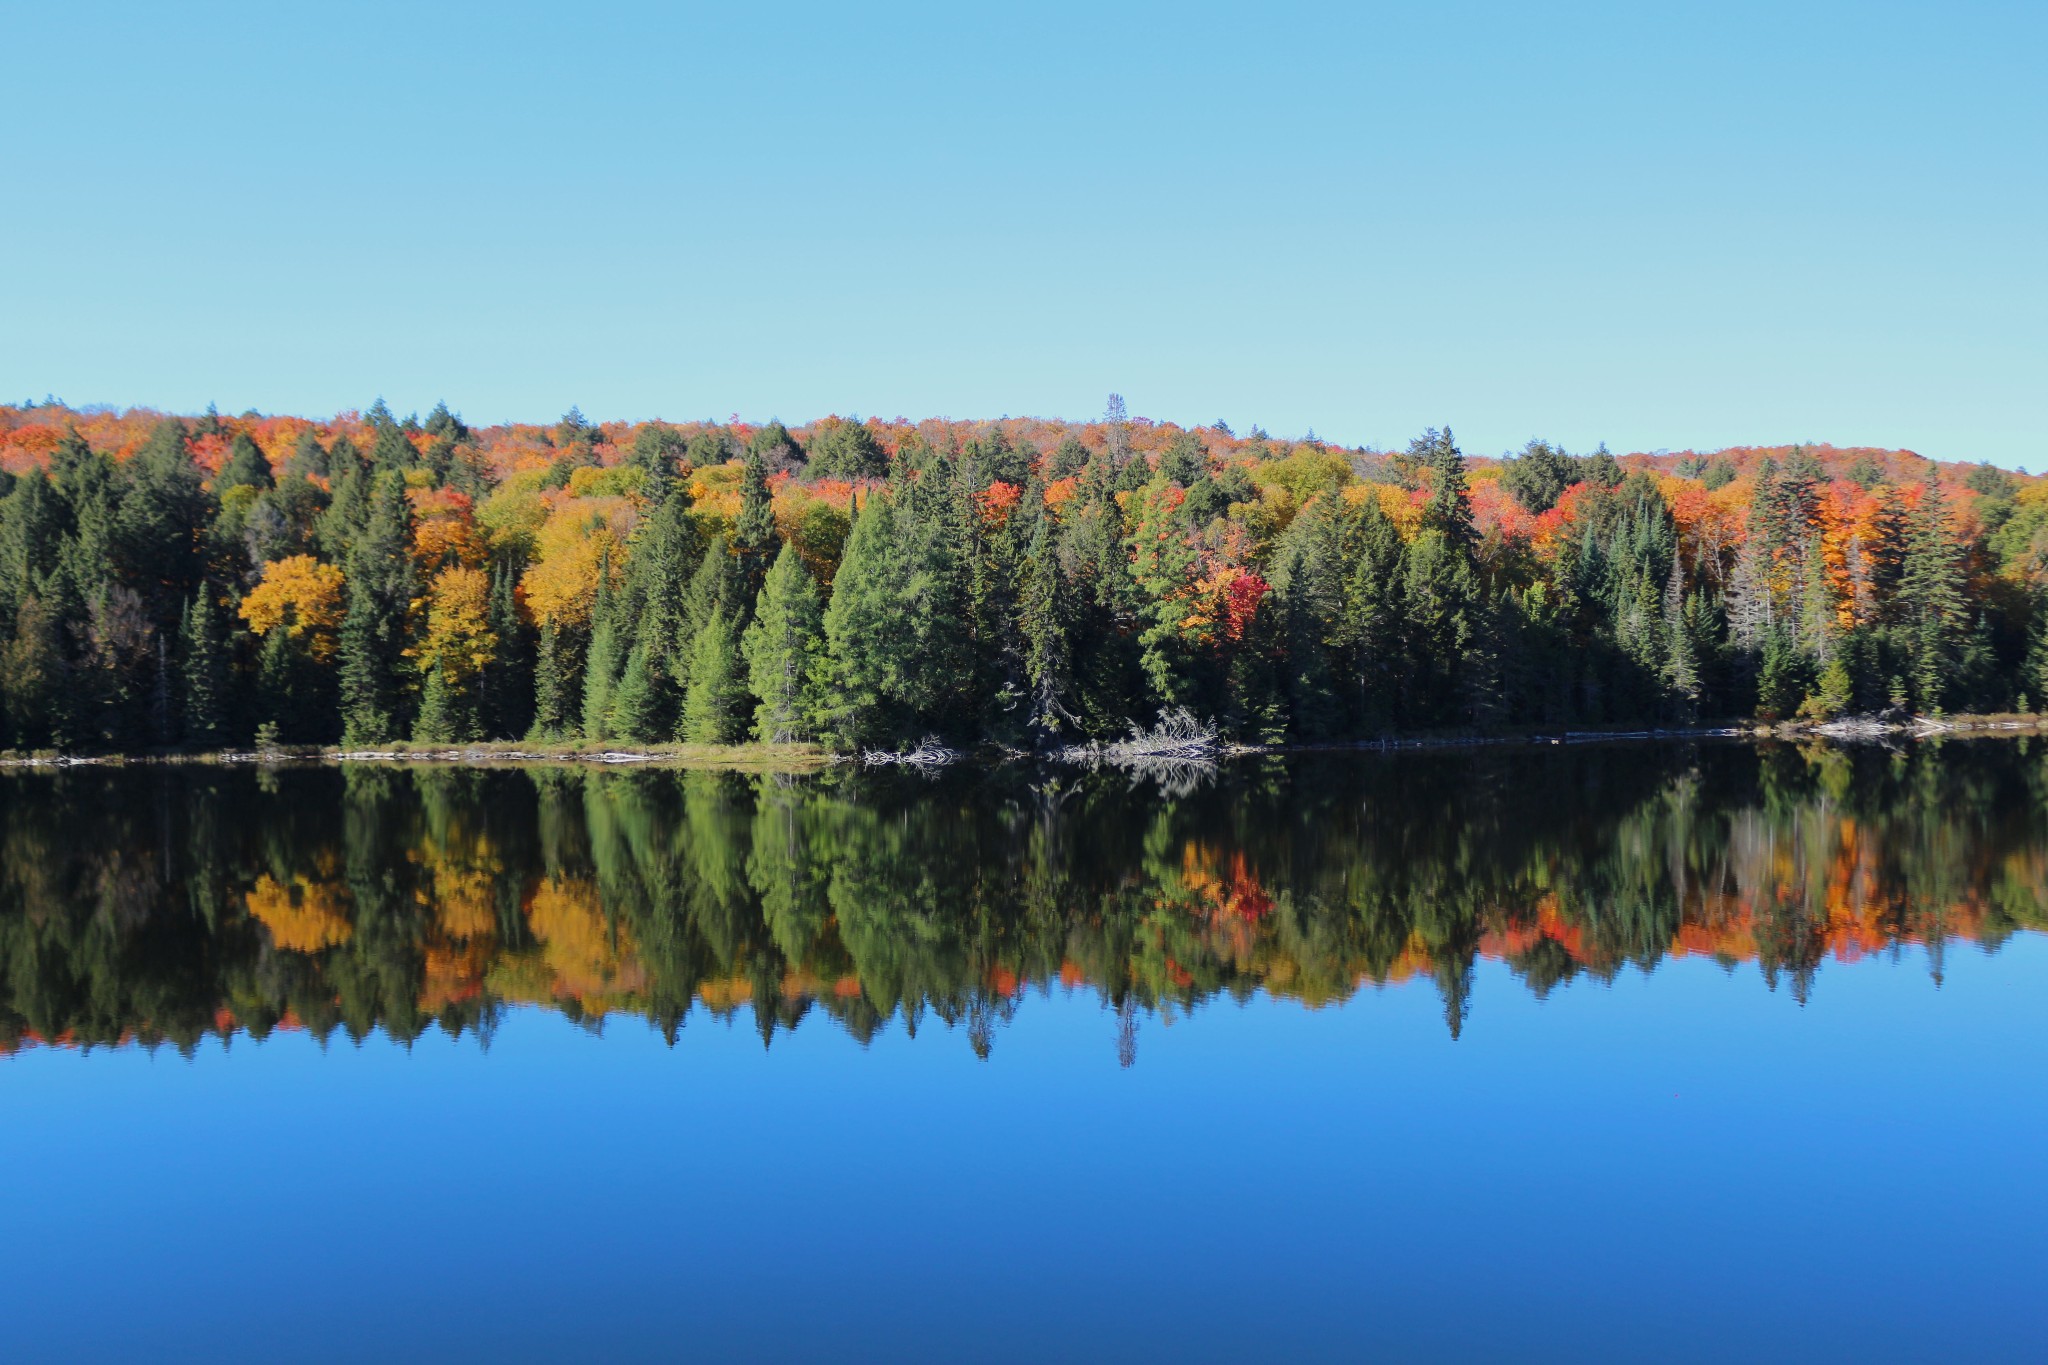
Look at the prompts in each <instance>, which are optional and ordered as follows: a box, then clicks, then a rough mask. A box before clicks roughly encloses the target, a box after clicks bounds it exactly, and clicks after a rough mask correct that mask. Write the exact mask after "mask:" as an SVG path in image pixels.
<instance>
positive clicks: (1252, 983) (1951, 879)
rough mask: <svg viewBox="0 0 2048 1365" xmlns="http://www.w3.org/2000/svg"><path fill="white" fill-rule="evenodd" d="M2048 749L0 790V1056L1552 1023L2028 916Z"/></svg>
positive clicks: (1984, 745) (2041, 865) (1933, 948)
mask: <svg viewBox="0 0 2048 1365" xmlns="http://www.w3.org/2000/svg"><path fill="white" fill-rule="evenodd" d="M2044 780H2048V779H2044V767H2043V763H2042V756H2041V751H2040V750H2039V749H2038V747H2035V746H2033V745H2031V744H2030V742H2028V741H2025V740H2019V741H1981V742H1973V743H1967V744H1964V743H1950V744H1947V745H1943V746H1928V747H1922V748H1917V749H1913V750H1910V751H1907V752H1903V753H1893V752H1888V751H1885V750H1882V749H1876V748H1869V749H1838V748H1811V749H1796V748H1791V747H1787V746H1765V747H1762V748H1753V747H1747V746H1741V745H1733V744H1730V745H1708V746H1702V747H1687V746H1668V747H1650V746H1639V747H1638V746H1614V747H1601V748H1585V749H1568V750H1556V749H1550V750H1540V749H1538V750H1527V749H1525V750H1495V751H1485V750H1482V751H1465V752H1459V753H1428V754H1401V755H1392V756H1383V755H1328V756H1309V757H1298V758H1293V759H1287V760H1281V759H1247V760H1242V761H1239V762H1237V763H1234V764H1227V765H1225V766H1224V768H1223V769H1222V771H1221V772H1220V773H1219V774H1218V775H1217V776H1216V777H1215V779H1214V780H1212V781H1209V782H1206V783H1200V784H1189V785H1186V786H1184V787H1183V788H1181V789H1178V790H1175V791H1163V790H1161V789H1159V788H1157V787H1153V786H1148V785H1144V784H1136V785H1134V784H1133V783H1132V782H1131V781H1130V780H1129V779H1127V778H1124V777H1121V776H1118V775H1116V774H1113V773H1105V774H1097V775H1089V776H1084V777H1081V778H1079V779H1076V778H1075V777H1074V776H1073V775H1072V774H1071V773H1067V774H1047V773H1044V772H1035V771H1032V770H1030V769H1027V768H1023V767H1010V768H1000V769H994V770H988V769H982V770H974V771H955V772H951V773H948V774H946V775H945V776H943V777H942V778H939V779H938V780H935V781H925V780H919V779H908V778H899V777H895V776H891V775H886V774H884V775H876V774H874V773H870V772H858V771H851V770H841V771H833V772H829V773H827V774H825V775H822V776H819V777H816V778H806V779H790V778H787V777H773V776H739V775H733V774H717V773H703V772H679V771H674V770H659V769H639V770H631V771H619V770H612V769H593V768H582V767H545V768H530V769H519V768H495V769H483V768H464V767H452V766H445V765H421V766H417V767H389V766H363V765H358V766H349V767H343V768H337V767H292V768H281V769H261V770H259V769H242V768H224V767H143V768H135V767H130V768H82V769H72V770H68V771H62V772H48V771H40V770H37V771H24V770H16V771H13V772H9V773H7V774H5V775H4V776H0V1046H5V1047H6V1048H9V1049H15V1048H20V1047H22V1046H26V1045H31V1044H35V1043H47V1044H64V1045H74V1046H91V1045H96V1044H120V1043H141V1044H147V1045H157V1044H160V1043H170V1044H172V1045H174V1046H176V1047H178V1048H181V1049H189V1048H191V1047H193V1046H195V1045H196V1044H197V1043H198V1042H200V1040H202V1039H204V1038H205V1037H207V1036H208V1035H212V1034H219V1035H223V1036H226V1035H229V1034H231V1033H235V1032H246V1033H248V1034H250V1035H252V1036H255V1037H258V1038H261V1037H264V1036H266V1035H268V1034H269V1033H270V1032H272V1031H273V1030H275V1029H280V1028H285V1029H305V1030H310V1031H312V1032H314V1033H316V1034H318V1035H320V1036H321V1037H323V1038H324V1037H328V1036H330V1035H332V1034H333V1033H335V1032H336V1031H340V1032H342V1033H345V1034H346V1035H348V1036H349V1037H351V1038H355V1039H361V1038H363V1037H365V1036H367V1035H369V1034H370V1033H372V1032H373V1031H376V1030H382V1031H383V1032H385V1033H386V1034H388V1035H389V1036H391V1037H393V1038H396V1039H400V1040H410V1039H412V1038H415V1037H417V1036H419V1035H420V1034H421V1033H423V1032H424V1031H425V1030H427V1029H430V1028H435V1027H439V1028H441V1029H444V1030H446V1031H447V1032H449V1033H451V1034H460V1033H462V1032H464V1031H468V1030H474V1031H476V1032H477V1033H479V1034H480V1035H482V1036H484V1037H486V1038H487V1037H488V1035H489V1031H490V1028H491V1025H492V1022H493V1020H494V1019H495V1018H496V1017H497V1014H498V1012H499V1011H500V1010H502V1009H504V1008H505V1007H507V1006H510V1005H517V1004H538V1005H541V1006H543V1007H545V1008H548V1009H552V1010H556V1011H558V1012H560V1013H562V1014H564V1015H566V1016H568V1017H569V1018H571V1019H574V1020H579V1021H587V1022H589V1023H591V1024H592V1025H593V1026H594V1025H595V1024H596V1023H597V1022H599V1021H602V1020H605V1019H607V1018H609V1017H611V1016H613V1015H619V1014H624V1015H629V1016H633V1017H636V1018H641V1019H645V1020H648V1021H649V1022H651V1023H652V1024H654V1025H655V1026H656V1027H657V1028H659V1029H660V1030H661V1031H662V1032H663V1033H664V1034H665V1035H667V1036H668V1037H669V1038H670V1039H671V1040H672V1041H673V1040H674V1038H675V1037H676V1035H677V1032H678V1030H680V1029H681V1028H682V1026H683V1024H684V1022H685V1020H686V1019H687V1018H688V1017H689V1016H690V1015H691V1014H692V1013H694V1012H699V1011H702V1012H706V1013H709V1014H711V1015H713V1016H719V1017H726V1018H731V1017H733V1016H734V1015H736V1014H737V1013H739V1012H740V1011H743V1010H744V1011H745V1012H746V1015H747V1017H750V1018H751V1020H752V1022H753V1025H754V1027H755V1028H756V1029H758V1030H759V1032H760V1034H761V1036H762V1038H763V1040H764V1041H772V1039H773V1038H774V1036H775V1034H776V1033H777V1032H778V1031H779V1030H784V1029H789V1028H794V1027H795V1026H796V1025H797V1024H798V1023H799V1022H800V1021H802V1020H804V1019H805V1018H806V1017H807V1016H809V1015H811V1014H813V1013H817V1012H822V1013H823V1014H826V1015H829V1016H831V1017H832V1018H833V1019H835V1020H836V1021H838V1023H839V1024H840V1026H841V1027H843V1028H844V1029H845V1030H846V1032H848V1033H849V1034H851V1035H852V1036H853V1037H854V1038H856V1039H861V1040H865V1039H868V1038H870V1037H872V1036H873V1035H874V1034H875V1033H876V1032H877V1031H878V1030H880V1029H881V1028H883V1027H884V1026H885V1025H887V1024H888V1023H889V1021H891V1020H892V1019H896V1018H901V1019H902V1020H903V1022H904V1025H905V1027H906V1028H908V1029H910V1030H912V1031H915V1030H917V1029H919V1028H921V1027H924V1026H926V1025H927V1023H928V1022H929V1020H930V1019H931V1018H934V1017H935V1018H937V1019H938V1020H940V1021H942V1022H943V1023H945V1024H946V1025H948V1026H949V1027H950V1026H959V1028H960V1031H961V1032H962V1033H963V1034H964V1035H965V1038H966V1040H967V1041H968V1043H969V1044H970V1045H971V1046H972V1047H973V1048H974V1049H975V1051H976V1052H977V1053H980V1054H982V1055H984V1056H985V1055H987V1054H988V1053H989V1051H990V1049H991V1047H992V1046H994V1044H995V1042H996V1040H997V1035H998V1034H999V1032H1000V1031H1001V1029H1002V1028H1004V1027H1005V1026H1007V1025H1008V1024H1009V1023H1010V1022H1011V1021H1012V1019H1013V1017H1015V1015H1016V1013H1017V1011H1018V1010H1019V1009H1020V1007H1022V1008H1024V1009H1026V1010H1028V998H1029V996H1030V995H1031V994H1032V993H1033V992H1034V991H1042V990H1081V991H1092V992H1095V993H1096V994H1098V995H1099V996H1100V997H1101V999H1102V1001H1103V1003H1104V1006H1105V1008H1106V1010H1107V1011H1108V1012H1109V1013H1110V1015H1111V1016H1112V1018H1113V1023H1112V1024H1109V1025H1106V1028H1105V1039H1106V1042H1105V1046H1108V1045H1109V1043H1108V1041H1107V1040H1108V1039H1109V1038H1111V1037H1113V1038H1114V1046H1115V1049H1116V1051H1117V1055H1118V1057H1119V1060H1120V1061H1122V1062H1123V1064H1124V1065H1127V1066H1128V1065H1130V1064H1131V1063H1132V1062H1133V1061H1134V1060H1135V1058H1136V1055H1137V1035H1138V1028H1139V1023H1140V1020H1141V1016H1142V1015H1144V1014H1145V1013H1160V1012H1168V1013H1170V1012H1173V1011H1181V1010H1188V1009H1192V1008H1194V1007H1196V1006H1198V1005H1200V1004H1201V1003H1203V1002H1204V1001H1207V1000H1209V999H1212V998H1214V997H1216V996H1219V995H1230V996H1235V997H1240V998H1242V997H1245V996H1249V995H1251V994H1252V993H1254V992H1265V993H1267V994H1269V995H1272V996H1276V997H1283V998H1287V999H1291V1000H1297V1001H1300V1002H1301V1003H1302V1004H1303V1005H1305V1006H1308V1007H1311V1008H1313V1007H1316V1006H1320V1005H1323V1004H1327V1003H1329V1002H1332V1001H1339V1000H1343V999H1345V998H1347V997H1349V996H1350V995H1352V994H1354V993H1355V992H1357V991H1359V990H1361V989H1365V988H1369V987H1377V986H1383V985H1388V984H1391V983H1396V982H1403V981H1408V980H1411V979H1416V978H1427V979H1428V980H1429V981H1431V982H1432V983H1433V984H1434V988H1435V989H1436V990H1437V991H1438V992H1439V993H1440V994H1441V996H1442V999H1443V1002H1444V1015H1445V1019H1446V1022H1447V1024H1448V1026H1449V1028H1450V1030H1451V1031H1452V1033H1453V1034H1454V1035H1455V1034H1456V1033H1458V1032H1459V1031H1460V1030H1461V1029H1462V1028H1464V1027H1465V1026H1466V1024H1467V1022H1468V1017H1469V1014H1470V1009H1471V989H1472V978H1473V965H1474V963H1475V961H1476V960H1478V959H1480V958H1488V959H1495V960H1499V961H1502V962H1505V963H1506V964H1508V966H1509V967H1510V968H1512V970H1513V972H1514V973H1515V975H1516V976H1517V977H1519V978H1520V980H1521V981H1522V982H1524V983H1525V984H1526V985H1527V987H1528V988H1529V989H1530V990H1532V991H1534V992H1535V993H1537V994H1538V995H1539V996H1540V995H1543V994H1545V993H1547V992H1549V991H1551V990H1553V989H1555V988H1556V987H1558V986H1559V985H1561V984H1563V983H1565V982H1568V981H1571V980H1573V979H1575V978H1578V977H1580V976H1590V977H1593V978H1596V979H1607V978H1611V977H1612V976H1613V975H1614V974H1615V973H1617V972H1619V971H1621V970H1623V969H1624V968H1626V967H1629V966H1635V967H1638V968H1641V969H1644V970H1648V969H1650V968H1653V967H1655V966H1656V965H1657V964H1658V963H1659V962H1660V961H1662V960H1663V959H1665V958H1668V957H1682V956H1708V957H1712V958H1714V959H1716V960H1717V961H1720V962H1723V963H1725V964H1728V965H1729V966H1730V967H1731V968H1733V967H1735V966H1736V965H1738V964H1744V963H1754V964H1756V965H1757V966H1758V967H1759V968H1760V969H1761V974H1762V977H1763V979H1764V982H1765V983H1766V984H1767V985H1768V986H1769V987H1770V988H1772V989H1776V988H1778V987H1779V986H1780V985H1783V986H1784V987H1785V988H1786V989H1788V990H1789V991H1790V992H1791V993H1792V994H1793V995H1794V996H1795V997H1796V998H1797V999H1798V1000H1800V1001H1801V1002H1804V1001H1806V999H1807V998H1808V996H1809V994H1810V993H1811V991H1812V990H1813V986H1814V981H1815V977H1816V974H1817V973H1818V971H1819V969H1820V967H1821V964H1822V963H1823V962H1824V961H1827V960H1829V959H1834V960H1836V961H1843V962H1847V961H1853V960H1854V959H1856V958H1858V957H1860V956H1862V955H1864V954H1868V953H1878V952H1889V951H1896V950H1897V949H1898V948H1899V947H1900V945H1902V944H1909V943H1910V944H1920V945H1925V946H1926V948H1927V950H1928V954H1929V960H1930V963H1931V966H1932V970H1933V971H1934V972H1935V973H1936V974H1937V977H1938V975H1939V973H1940V971H1941V963H1942V950H1943V946H1944V945H1945V944H1946V943H1948V942H1949V941H1951V940H1954V939H1964V940H1968V941H1971V942H1974V943H1978V944H1982V945H1985V946H1987V947H1993V946H1996V945H1997V944H1998V943H2000V942H2002V941H2003V940H2004V939H2005V938H2006V937H2008V936H2009V935H2011V934H2013V933H2015V932H2018V931H2021V930H2025V929H2039V928H2042V927H2044V924H2048V839H2044V837H2043V833H2042V830H2041V827H2040V822H2039V820H2038V818H2037V816H2036V812H2038V811H2039V810H2040V809H2041V808H2042V798H2043V794H2044V793H2043V786H2044Z"/></svg>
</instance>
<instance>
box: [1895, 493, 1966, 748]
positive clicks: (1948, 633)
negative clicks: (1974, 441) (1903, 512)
mask: <svg viewBox="0 0 2048 1365" xmlns="http://www.w3.org/2000/svg"><path fill="white" fill-rule="evenodd" d="M1965 606H1966V603H1965V599H1964V597H1963V550H1962V546H1961V545H1960V544H1958V543H1957V541H1956V537H1955V531H1954V529H1953V527H1952V526H1951V524H1950V521H1949V511H1948V498H1947V496H1946V495H1945V494H1944V493H1943V492H1942V488H1941V484H1940V482H1939V481H1938V480H1937V479H1936V478H1935V477H1934V476H1933V475H1932V474H1931V473H1930V474H1929V476H1928V478H1927V482H1926V483H1925V484H1923V485H1922V486H1921V490H1920V502H1919V505H1918V506H1916V507H1915V508H1914V509H1913V511H1912V513H1911V514H1910V515H1909V516H1908V518H1907V527H1906V546H1905V563H1904V566H1903V571H1902V573H1901V577H1900V583H1899V608H1900V615H1901V617H1902V623H1903V625H1904V627H1905V630H1906V640H1907V648H1908V650H1909V651H1910V653H1911V656H1912V661H1913V673H1912V683H1913V692H1914V697H1915V699H1916V701H1917V702H1918V704H1919V706H1920V707H1921V709H1923V710H1926V711H1935V710H1939V709H1940V708H1941V707H1942V705H1943V703H1944V701H1945V700H1946V696H1947V693H1948V690H1949V686H1950V683H1951V681H1952V680H1953V677H1954V674H1955V672H1956V666H1957V659H1958V654H1959V652H1960V645H1961V643H1962V639H1963V636H1964V634H1965V632H1966V631H1967V630H1968V628H1969V621H1968V619H1967V617H1966V614H1965Z"/></svg>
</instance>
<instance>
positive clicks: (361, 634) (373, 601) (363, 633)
mask: <svg viewBox="0 0 2048 1365" xmlns="http://www.w3.org/2000/svg"><path fill="white" fill-rule="evenodd" d="M411 519H412V518H411V504H410V503H409V502H408V501H407V500H406V496H405V480H404V477H403V476H402V475H400V474H398V473H395V472H387V473H384V474H382V475H379V476H378V478H377V480H376V483H375V488H374V491H373V493H372V495H371V501H370V514H369V520H368V522H367V523H366V524H365V526H364V528H363V532H362V534H361V535H360V536H359V537H357V539H356V542H355V544H354V545H353V546H352V547H351V549H350V551H349V560H348V584H349V594H348V614H347V615H346V617H344V618H343V621H342V628H341V711H342V742H343V743H344V744H348V745H362V744H382V743H385V742H387V741H389V740H391V739H394V738H396V737H397V736H398V735H400V734H403V733H404V731H405V728H406V727H405V716H404V712H405V698H404V696H403V694H402V692H401V684H400V670H401V668H402V666H403V664H404V654H405V630H406V614H407V612H408V611H409V610H410V608H411V605H412V599H413V596H414V593H413V586H414V578H413V562H412V555H411V554H410V553H409V546H410V543H411V536H410V531H411Z"/></svg>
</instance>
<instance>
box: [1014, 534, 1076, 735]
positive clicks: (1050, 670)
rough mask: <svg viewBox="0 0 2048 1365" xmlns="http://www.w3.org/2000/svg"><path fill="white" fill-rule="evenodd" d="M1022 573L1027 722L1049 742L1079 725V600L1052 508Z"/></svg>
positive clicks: (1020, 610) (1030, 547) (1021, 629)
mask: <svg viewBox="0 0 2048 1365" xmlns="http://www.w3.org/2000/svg"><path fill="white" fill-rule="evenodd" d="M1040 498H1041V501H1040V505H1041V506H1042V505H1043V497H1042V495H1040ZM1023 577H1024V582H1023V586H1022V592H1021V595H1020V600H1019V602H1018V628H1019V632H1020V633H1021V634H1022V635H1023V637H1024V676H1025V680H1026V682H1027V684H1028V685H1029V687H1030V691H1031V708H1030V714H1029V717H1028V720H1027V726H1028V729H1029V730H1030V732H1031V735H1032V738H1033V739H1034V741H1036V742H1037V743H1039V744H1045V743H1049V742H1051V741H1052V740H1054V739H1056V738H1057V737H1058V736H1059V735H1061V734H1062V733H1063V732H1064V731H1066V730H1068V729H1071V728H1073V727H1075V726H1077V725H1078V724H1079V722H1078V721H1077V720H1076V719H1075V716H1074V714H1073V712H1072V711H1070V710H1069V709H1068V704H1067V703H1068V693H1069V691H1070V689H1071V688H1072V686H1073V666H1074V648H1073V638H1072V633H1073V628H1074V617H1075V610H1076V606H1077V603H1076V601H1075V596H1074V593H1073V592H1072V590H1071V589H1070V587H1069V585H1068V584H1067V581H1066V575H1065V574H1064V573H1063V572H1062V571H1061V569H1060V562H1059V555H1058V553H1057V552H1056V550H1055V548H1054V545H1053V522H1052V516H1051V514H1050V513H1047V512H1043V511H1041V512H1039V513H1038V515H1037V516H1036V517H1035V518H1034V522H1033V525H1032V528H1031V540H1030V542H1029V544H1028V545H1027V546H1026V548H1025V551H1024V564H1023Z"/></svg>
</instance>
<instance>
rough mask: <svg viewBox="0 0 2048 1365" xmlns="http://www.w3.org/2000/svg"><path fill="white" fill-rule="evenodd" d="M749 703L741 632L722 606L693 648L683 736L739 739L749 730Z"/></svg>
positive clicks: (701, 741)
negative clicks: (741, 650) (741, 652)
mask: <svg viewBox="0 0 2048 1365" xmlns="http://www.w3.org/2000/svg"><path fill="white" fill-rule="evenodd" d="M746 705H747V689H746V680H745V673H744V671H743V667H742V664H741V660H740V649H739V632H738V630H737V628H736V626H735V624H734V623H733V622H732V621H731V620H729V619H728V618H727V616H726V614H725V609H724V608H723V607H719V608H717V609H716V610H714V611H713V612H712V614H711V619H710V620H709V621H707V622H705V623H704V628H703V629H702V630H700V631H698V632H697V639H696V642H695V644H694V646H693V647H692V649H691V652H690V690H689V692H688V694H687V695H686V696H685V697H684V699H683V738H684V739H685V740H686V741H688V742H689V743H691V744H732V743H736V742H737V741H738V740H739V739H740V737H741V736H742V735H743V734H744V733H745V731H746Z"/></svg>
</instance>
